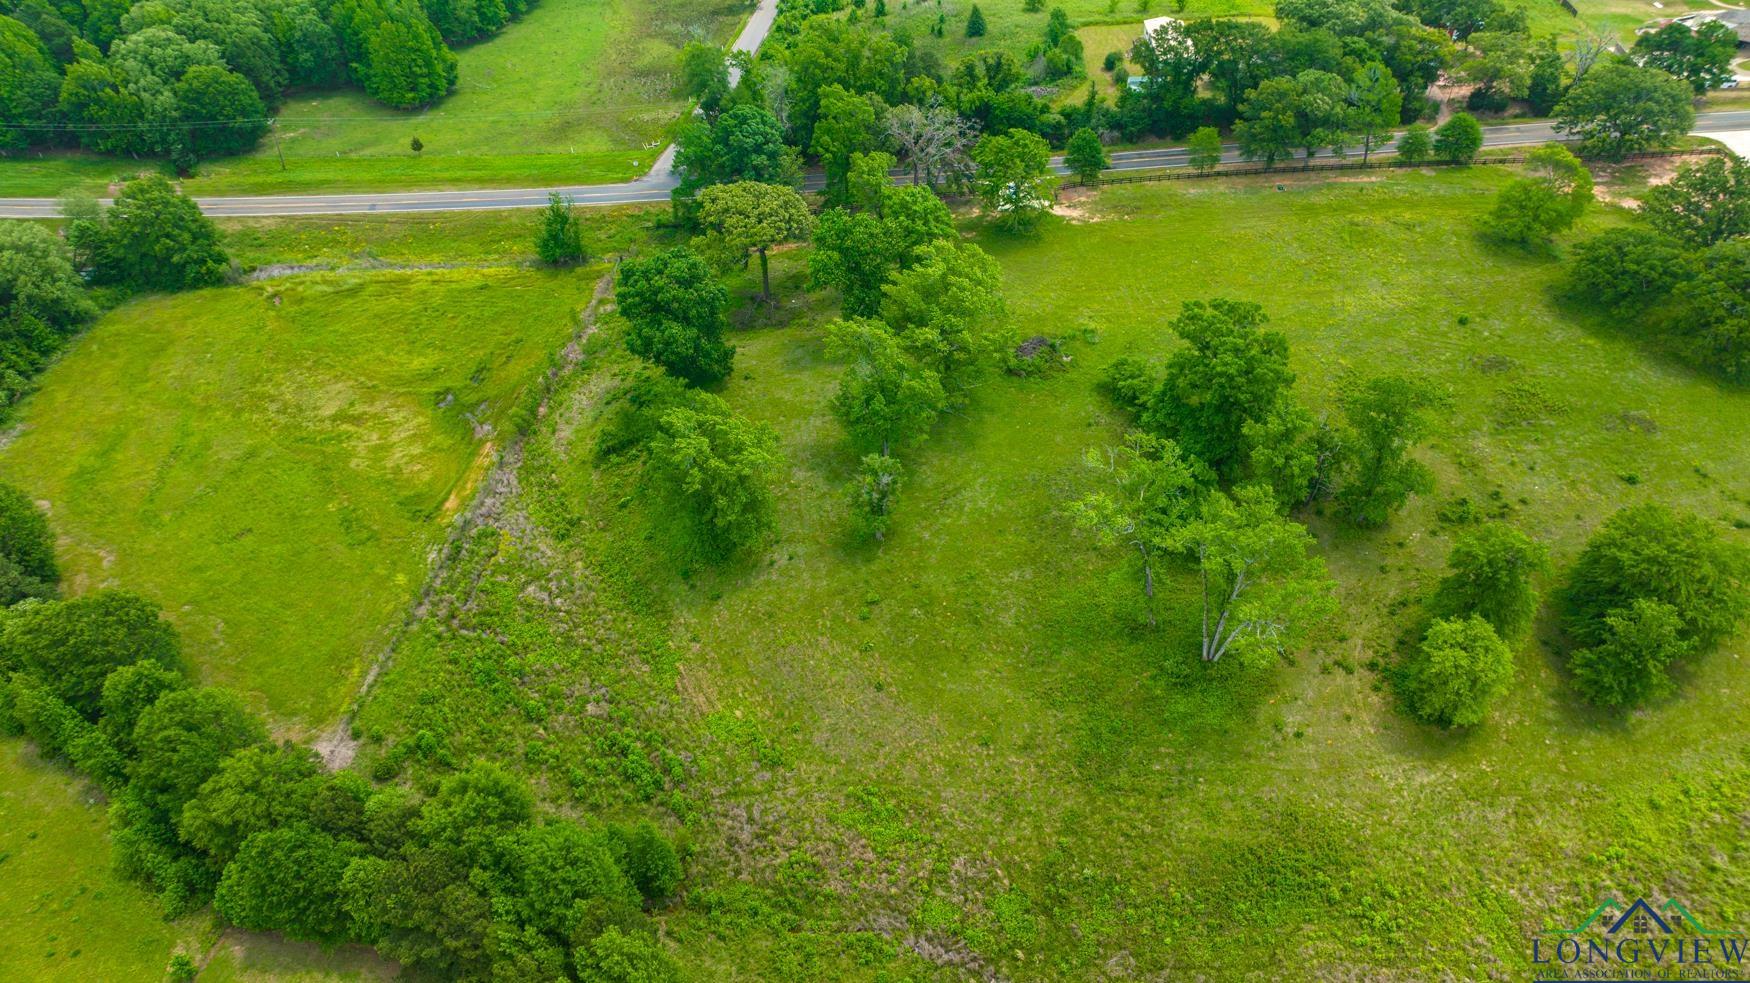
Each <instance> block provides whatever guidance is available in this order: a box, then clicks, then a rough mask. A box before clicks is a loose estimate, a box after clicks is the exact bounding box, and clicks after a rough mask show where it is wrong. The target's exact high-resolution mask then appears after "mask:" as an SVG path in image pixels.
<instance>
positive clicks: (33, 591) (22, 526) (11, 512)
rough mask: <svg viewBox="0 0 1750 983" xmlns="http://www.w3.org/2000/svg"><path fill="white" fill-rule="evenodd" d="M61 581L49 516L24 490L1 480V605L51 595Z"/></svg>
mask: <svg viewBox="0 0 1750 983" xmlns="http://www.w3.org/2000/svg"><path fill="white" fill-rule="evenodd" d="M58 580H60V571H59V570H58V569H57V568H56V566H55V540H54V534H53V533H52V532H50V531H49V520H48V516H46V515H44V514H43V513H42V510H41V509H39V508H37V507H36V503H35V502H32V501H31V500H30V499H29V498H28V497H26V495H25V494H24V493H23V492H21V491H19V490H18V489H16V488H14V487H12V486H11V485H8V484H4V483H0V607H4V606H7V605H11V604H15V603H17V602H18V601H21V600H23V599H24V598H26V597H42V598H46V597H50V596H52V595H53V593H54V587H55V583H56V582H57V581H58Z"/></svg>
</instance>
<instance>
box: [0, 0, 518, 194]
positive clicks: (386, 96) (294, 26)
mask: <svg viewBox="0 0 1750 983" xmlns="http://www.w3.org/2000/svg"><path fill="white" fill-rule="evenodd" d="M530 6H532V0H429V2H426V3H423V4H422V3H420V2H418V0H145V2H140V3H132V4H129V3H126V2H118V0H8V3H7V9H6V15H5V16H0V80H5V84H3V85H0V150H5V149H15V148H19V147H24V146H32V145H35V146H56V145H72V144H77V145H79V146H83V147H85V148H87V149H90V150H96V151H100V152H103V153H114V154H130V155H135V156H156V157H167V158H170V159H172V160H173V161H174V162H176V163H177V164H178V165H179V166H182V167H185V168H186V167H188V166H191V165H192V164H193V162H194V161H196V160H198V159H201V158H207V157H216V156H223V155H227V154H236V153H241V152H244V151H246V150H248V149H250V148H251V147H252V146H254V145H255V143H256V141H258V140H259V139H260V138H261V136H262V135H263V134H264V133H265V132H266V131H267V125H268V119H267V117H268V115H269V113H270V112H271V108H272V107H273V106H274V105H276V104H277V103H278V102H279V101H280V100H281V98H282V97H283V96H284V94H285V93H286V91H288V90H296V89H320V88H330V87H333V86H336V85H340V84H343V83H345V82H349V81H350V82H352V83H354V84H356V85H358V86H360V87H361V88H363V89H364V90H365V92H367V93H369V94H370V96H371V97H372V98H373V99H376V100H377V101H379V102H381V103H383V104H384V105H387V106H393V107H395V108H398V109H410V108H413V107H417V106H424V105H429V104H430V103H432V102H435V101H436V100H438V99H439V98H442V97H443V95H444V94H445V93H447V92H449V91H450V89H451V88H453V87H454V86H455V84H456V58H455V55H454V54H453V53H452V52H451V51H450V49H449V47H448V45H447V44H446V43H445V42H446V41H450V42H459V41H471V40H474V39H477V38H481V37H484V36H487V35H489V34H492V33H494V32H496V31H497V30H499V29H500V28H502V27H503V26H504V25H505V24H506V23H507V22H509V21H510V20H511V19H513V18H515V17H516V16H518V15H520V14H522V13H523V12H524V11H526V10H527V9H528V8H529V7H530Z"/></svg>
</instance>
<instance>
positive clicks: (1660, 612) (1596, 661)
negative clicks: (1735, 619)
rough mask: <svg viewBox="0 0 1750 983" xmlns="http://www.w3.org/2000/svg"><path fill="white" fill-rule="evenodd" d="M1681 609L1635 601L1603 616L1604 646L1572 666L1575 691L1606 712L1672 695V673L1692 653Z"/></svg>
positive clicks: (1577, 657) (1581, 653)
mask: <svg viewBox="0 0 1750 983" xmlns="http://www.w3.org/2000/svg"><path fill="white" fill-rule="evenodd" d="M1682 631H1683V622H1682V619H1681V618H1679V617H1678V615H1677V609H1676V608H1674V607H1672V606H1671V605H1669V604H1666V603H1665V602H1663V601H1653V600H1648V599H1647V598H1644V597H1642V598H1636V599H1635V600H1634V601H1633V602H1631V603H1630V604H1629V606H1628V607H1626V608H1617V609H1616V610H1614V611H1611V612H1610V613H1609V614H1606V615H1605V616H1604V632H1603V641H1601V642H1600V643H1599V644H1597V645H1594V646H1592V647H1591V648H1584V649H1580V650H1578V651H1576V652H1574V654H1573V655H1572V656H1570V657H1569V660H1568V669H1569V671H1571V672H1572V673H1573V674H1574V686H1575V688H1576V689H1578V690H1579V691H1580V694H1581V695H1582V696H1584V697H1585V698H1586V699H1587V700H1589V701H1591V702H1593V703H1596V704H1599V705H1600V706H1607V707H1621V706H1633V705H1635V704H1638V703H1643V702H1646V701H1648V700H1652V699H1656V698H1658V697H1662V696H1667V695H1669V694H1670V693H1671V692H1672V691H1673V690H1674V689H1675V688H1676V687H1675V685H1674V684H1673V683H1672V681H1671V677H1670V675H1669V672H1668V669H1669V667H1670V665H1671V664H1672V663H1673V662H1676V661H1677V660H1678V659H1680V658H1682V657H1683V656H1684V655H1686V654H1687V653H1688V652H1689V651H1690V650H1691V649H1692V648H1693V646H1691V645H1690V644H1689V643H1687V642H1685V641H1684V640H1683V638H1682Z"/></svg>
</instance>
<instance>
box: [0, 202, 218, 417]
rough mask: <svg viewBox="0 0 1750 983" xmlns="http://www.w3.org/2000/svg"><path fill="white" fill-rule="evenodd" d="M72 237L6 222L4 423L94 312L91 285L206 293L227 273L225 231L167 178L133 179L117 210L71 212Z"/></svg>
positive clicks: (1, 334) (0, 394) (0, 260)
mask: <svg viewBox="0 0 1750 983" xmlns="http://www.w3.org/2000/svg"><path fill="white" fill-rule="evenodd" d="M67 218H68V222H67V228H66V238H65V239H62V237H60V236H58V235H56V234H55V233H54V232H52V231H50V230H49V229H47V228H46V227H44V226H41V225H35V224H31V223H27V222H5V223H0V418H4V417H5V415H6V414H7V413H8V412H9V411H10V409H11V407H13V406H14V405H16V404H17V403H18V401H19V400H20V399H22V398H24V396H25V394H26V393H28V392H30V391H31V389H32V387H33V380H34V379H35V378H36V376H37V374H38V373H39V372H41V371H42V369H43V367H44V366H46V365H47V364H48V362H49V360H50V359H51V358H53V357H54V356H55V354H56V353H57V352H59V351H60V350H61V347H62V346H63V345H64V344H65V343H66V341H67V339H68V338H69V337H71V336H72V335H73V334H75V333H76V332H78V330H79V329H80V328H81V327H82V326H84V325H85V324H86V323H87V322H88V321H90V320H91V318H92V317H94V316H95V315H96V313H97V305H96V304H95V303H93V301H92V297H91V294H90V292H89V291H88V290H87V289H86V283H87V281H89V282H91V283H93V284H97V285H99V286H111V287H114V288H117V289H118V290H121V291H128V290H182V289H187V288H191V287H202V286H209V285H212V284H215V283H219V282H220V281H222V280H223V279H224V278H225V277H226V276H227V275H229V273H230V265H231V263H230V259H229V258H228V257H227V256H226V255H225V251H224V248H223V246H222V245H221V244H220V241H219V234H218V230H217V229H215V228H214V227H213V224H212V222H211V221H210V220H208V219H207V217H206V216H204V215H202V214H201V212H200V209H199V208H197V207H196V206H195V204H194V202H192V201H190V200H188V199H187V198H184V197H182V196H181V195H179V194H177V193H176V191H175V190H174V189H173V188H171V187H170V185H169V183H168V182H166V181H165V180H164V179H163V178H157V177H153V178H143V179H141V180H138V181H132V182H129V183H128V184H127V185H126V186H124V187H123V188H122V190H121V193H120V194H118V195H117V196H116V200H115V204H114V205H113V206H112V207H110V208H108V209H103V208H100V207H99V206H98V205H97V203H96V202H95V201H89V200H85V201H72V202H69V203H68V206H67Z"/></svg>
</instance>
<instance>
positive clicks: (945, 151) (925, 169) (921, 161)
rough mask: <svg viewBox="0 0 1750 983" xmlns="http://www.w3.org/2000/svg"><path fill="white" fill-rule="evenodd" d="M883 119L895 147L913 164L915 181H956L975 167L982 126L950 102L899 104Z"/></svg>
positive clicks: (907, 161)
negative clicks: (975, 145) (974, 153)
mask: <svg viewBox="0 0 1750 983" xmlns="http://www.w3.org/2000/svg"><path fill="white" fill-rule="evenodd" d="M882 123H883V126H884V128H885V129H886V131H887V138H888V140H889V141H891V143H892V145H893V147H894V149H895V150H896V151H898V153H899V155H900V156H901V157H902V158H903V159H904V160H905V162H906V163H907V164H908V165H909V166H910V167H911V180H912V183H913V184H927V185H929V186H930V187H932V188H934V187H936V186H937V184H938V183H939V182H943V181H946V182H948V183H949V184H953V183H955V182H957V181H960V180H962V179H963V177H964V176H965V175H966V174H967V173H969V172H970V171H971V150H972V144H973V142H974V141H976V140H977V138H978V126H977V124H975V123H973V122H972V121H970V120H966V119H962V118H961V116H960V114H958V113H956V112H954V111H953V110H952V109H949V108H948V107H946V106H943V105H940V104H937V105H934V106H929V107H919V106H914V105H909V104H907V105H900V106H895V107H893V108H892V109H890V110H888V111H887V115H886V116H885V117H883V119H882Z"/></svg>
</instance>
